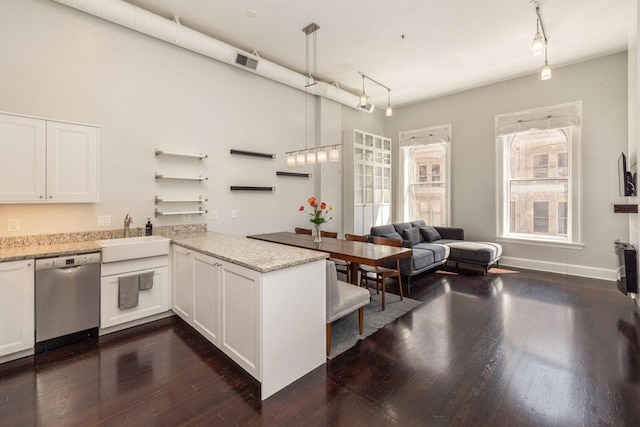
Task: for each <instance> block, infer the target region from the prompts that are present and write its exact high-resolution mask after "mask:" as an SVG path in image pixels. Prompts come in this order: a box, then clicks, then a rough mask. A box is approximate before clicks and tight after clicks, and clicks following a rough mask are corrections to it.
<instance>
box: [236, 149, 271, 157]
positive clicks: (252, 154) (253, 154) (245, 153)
mask: <svg viewBox="0 0 640 427" xmlns="http://www.w3.org/2000/svg"><path fill="white" fill-rule="evenodd" d="M231 154H234V155H238V156H250V157H260V158H263V159H275V158H276V155H275V154H268V153H256V152H254V151H244V150H231Z"/></svg>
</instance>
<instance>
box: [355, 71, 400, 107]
mask: <svg viewBox="0 0 640 427" xmlns="http://www.w3.org/2000/svg"><path fill="white" fill-rule="evenodd" d="M358 74H360V75H361V76H362V95H361V96H360V104H359V105H360V107H361V108H365V107H367V104H368V102H369V100H368V97H367V95H366V94H365V93H364V79H369V80H371V81H372V82H374V83H375V84H377V85H378V86H382V87H383V88H385V89H386V90H387V110H386V115H387V117H391V116H393V108H391V89H389V88H388V87H386V86H385V85H383V84H382V83H380V82H378V81H376V80H373V79H372V78H371V77H369V76H367V75H365V74H364V73H362V72H360V71H358ZM372 107H373V106H372Z"/></svg>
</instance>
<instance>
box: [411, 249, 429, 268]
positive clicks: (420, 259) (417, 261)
mask: <svg viewBox="0 0 640 427" xmlns="http://www.w3.org/2000/svg"><path fill="white" fill-rule="evenodd" d="M412 259H413V270H414V271H416V270H421V269H423V268H425V267H428V266H430V265H431V264H433V263H434V259H433V251H431V250H429V249H417V248H416V247H415V246H414V247H413V258H412Z"/></svg>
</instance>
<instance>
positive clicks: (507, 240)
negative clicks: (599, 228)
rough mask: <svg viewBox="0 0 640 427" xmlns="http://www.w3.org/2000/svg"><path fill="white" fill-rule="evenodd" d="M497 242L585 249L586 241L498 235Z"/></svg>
mask: <svg viewBox="0 0 640 427" xmlns="http://www.w3.org/2000/svg"><path fill="white" fill-rule="evenodd" d="M496 242H503V243H517V244H521V245H531V246H544V247H547V248H566V249H584V247H585V244H584V243H574V242H559V241H556V240H543V239H524V238H522V237H507V236H499V237H496Z"/></svg>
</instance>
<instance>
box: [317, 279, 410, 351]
mask: <svg viewBox="0 0 640 427" xmlns="http://www.w3.org/2000/svg"><path fill="white" fill-rule="evenodd" d="M369 292H371V302H370V303H369V304H367V305H366V306H365V307H364V327H363V329H362V335H358V310H356V311H354V312H352V313H350V314H348V315H346V316H344V317H343V318H341V319H338V320H336V321H335V322H333V323H332V324H331V353H330V354H329V356H328V357H327V358H328V359H333V358H334V357H336V356H337V355H339V354H340V353H342V352H344V351H345V350H348V349H350V348H351V347H353V346H354V345H355V344H356V343H357V342H358V341H359V340H363V339H365V338H366V337H368V336H369V335H371V334H373V333H374V332H375V331H377V330H378V329H380V328H382V327H384V326H385V325H388V324H389V323H391V322H393V321H394V320H396V319H397V318H398V317H400V316H402V315H403V314H405V313H406V312H408V311H411V310H413V309H414V308H416V307H417V306H419V305H420V304H422V302H420V301H416V300H414V299H411V298H407V297H404V299H403V300H402V301H400V296H399V295H395V294H391V293H389V292H387V293H386V295H385V296H386V298H385V299H386V302H385V305H386V307H385V310H384V311H382V303H381V298H380V294H376V291H375V290H369Z"/></svg>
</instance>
